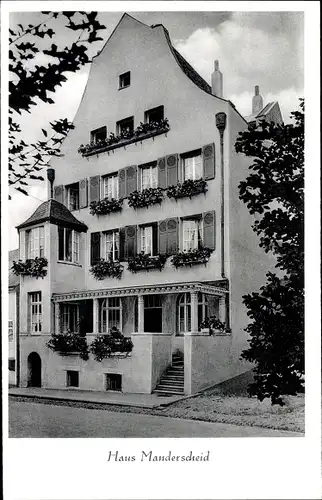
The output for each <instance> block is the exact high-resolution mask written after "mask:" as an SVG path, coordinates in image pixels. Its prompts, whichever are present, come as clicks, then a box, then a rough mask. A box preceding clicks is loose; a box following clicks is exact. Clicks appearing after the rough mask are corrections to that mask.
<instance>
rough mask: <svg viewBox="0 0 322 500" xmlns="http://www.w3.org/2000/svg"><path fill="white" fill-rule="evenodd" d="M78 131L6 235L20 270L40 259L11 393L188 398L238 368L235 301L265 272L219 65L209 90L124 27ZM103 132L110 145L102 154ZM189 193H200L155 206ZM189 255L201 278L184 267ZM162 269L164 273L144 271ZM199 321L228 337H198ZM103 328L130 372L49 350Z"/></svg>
mask: <svg viewBox="0 0 322 500" xmlns="http://www.w3.org/2000/svg"><path fill="white" fill-rule="evenodd" d="M166 118H167V119H168V124H169V125H167V122H166V121H165V119H166ZM74 124H75V129H74V130H72V131H71V132H70V134H69V136H68V137H67V138H66V140H65V141H64V143H63V147H62V152H63V154H64V157H63V158H60V159H53V161H52V165H51V169H49V170H48V179H49V182H48V201H46V202H45V203H43V204H42V205H40V206H39V207H38V209H37V210H36V211H35V213H34V214H33V215H32V216H31V217H29V219H28V220H26V221H25V222H24V223H23V224H20V225H19V226H18V230H19V237H20V258H21V259H22V260H23V261H24V260H25V259H27V258H35V257H40V258H41V257H45V258H47V259H48V271H47V275H46V276H45V277H44V278H43V279H41V278H38V279H36V278H35V277H30V276H21V278H20V311H21V313H20V339H21V344H20V359H21V386H23V387H25V386H27V385H41V386H43V387H47V388H64V387H79V388H80V389H87V390H98V391H102V390H108V389H115V390H122V391H124V392H133V393H135V392H137V393H151V392H152V391H153V390H155V388H156V387H158V390H159V392H161V393H162V391H163V392H164V393H169V392H175V393H176V392H177V393H182V392H184V393H185V394H194V393H196V392H197V391H199V390H201V389H203V388H205V387H207V386H211V385H214V384H216V383H219V382H221V381H223V380H226V379H229V378H231V377H233V376H236V375H238V374H239V373H242V372H244V371H246V370H247V369H249V365H248V364H245V363H243V362H242V361H241V360H240V353H241V351H242V350H243V349H244V348H245V346H246V345H247V337H246V334H245V332H244V327H245V326H246V324H247V322H248V319H247V315H246V309H245V307H244V305H243V304H242V296H243V295H244V294H246V293H248V292H251V291H253V290H258V289H259V287H260V286H261V285H262V284H263V283H264V279H265V273H266V271H267V268H268V260H267V259H268V257H267V256H266V255H265V254H264V253H263V252H262V251H261V249H260V248H259V245H258V239H257V237H256V235H255V234H254V232H253V230H252V229H251V224H252V222H253V220H252V218H251V217H250V215H249V212H248V210H247V208H246V206H245V205H244V204H243V203H242V202H241V201H240V200H239V196H238V184H239V183H240V181H241V180H242V179H244V178H245V177H246V175H247V168H248V164H249V161H248V160H247V158H245V157H243V156H242V155H237V154H236V152H235V149H234V143H235V140H236V137H237V135H238V133H239V132H240V131H242V130H244V129H245V128H246V127H247V122H246V121H245V119H244V118H243V117H242V116H241V115H240V114H239V113H238V112H237V110H236V109H235V107H234V106H233V105H232V104H231V103H230V102H229V101H227V100H225V99H223V97H222V75H221V73H220V71H219V68H218V63H217V62H216V63H215V71H214V74H213V76H212V87H210V86H209V85H208V84H207V83H206V82H205V81H204V80H203V79H202V78H201V77H200V76H199V75H198V74H197V73H196V72H195V70H194V69H193V68H192V67H191V66H190V65H189V64H188V63H187V61H186V60H185V59H184V58H183V57H182V56H181V55H180V54H179V53H178V52H177V51H176V50H175V49H174V48H173V46H172V44H171V41H170V39H169V35H168V32H167V31H166V29H165V28H164V27H163V26H162V25H155V26H152V27H149V26H146V25H144V24H142V23H141V22H139V21H137V20H135V19H133V18H132V17H131V16H129V15H127V14H125V15H124V16H123V17H122V19H121V21H120V22H119V24H118V26H117V27H116V28H115V30H114V31H113V33H112V35H111V36H110V38H109V39H108V41H107V43H106V44H105V46H104V48H103V49H102V51H101V53H100V54H99V55H98V56H97V57H96V58H94V61H93V63H92V68H91V72H90V75H89V79H88V83H87V86H86V89H85V92H84V95H83V97H82V101H81V103H80V106H79V109H78V112H77V115H76V117H75V120H74ZM138 127H140V128H139V129H138ZM110 133H113V134H116V135H118V136H122V140H118V139H113V136H112V139H111V138H110V139H109V140H108V137H109V134H110ZM113 141H114V142H113ZM89 142H90V143H91V144H90V145H88V146H84V145H86V144H87V143H89ZM80 146H81V147H80ZM201 178H202V179H203V180H204V181H205V183H203V182H202V181H200V179H201ZM186 180H190V181H191V182H190V184H191V185H193V186H194V188H195V189H197V190H198V189H200V186H201V191H202V187H203V186H204V185H206V187H207V192H206V193H203V192H201V193H200V194H196V195H191V196H190V197H189V196H182V197H179V198H178V199H177V201H176V200H175V199H173V198H169V197H168V196H166V190H167V189H168V188H169V187H171V186H173V185H177V182H180V183H181V184H182V183H183V182H184V181H186ZM188 184H189V183H188ZM158 187H159V188H162V189H163V191H162V193H164V199H163V201H162V202H161V203H160V204H151V205H149V206H147V207H146V206H145V207H143V208H136V209H134V208H133V207H131V206H129V204H128V201H129V199H131V197H133V194H132V193H133V192H136V191H138V192H139V193H141V192H142V191H143V190H146V189H149V188H152V191H149V192H148V193H150V194H151V193H159V194H160V190H159V191H153V189H155V188H158ZM144 193H147V191H144ZM181 194H182V193H181ZM186 194H189V193H186ZM138 196H140V195H138ZM52 198H54V199H52ZM103 198H108V199H109V200H110V199H111V198H113V199H114V200H116V202H115V201H112V202H111V203H112V205H113V204H114V208H115V207H116V208H118V210H116V211H114V212H113V211H112V212H111V213H109V214H108V215H92V214H91V213H90V205H91V203H94V202H95V203H96V204H97V203H98V202H99V201H100V200H102V199H103ZM120 198H121V199H123V198H124V202H123V204H122V203H121V204H120V206H119V207H117V203H118V201H117V200H118V199H120ZM150 201H151V199H150ZM95 203H94V204H95ZM133 203H134V202H133ZM147 204H149V200H148V203H147ZM92 206H93V205H92ZM204 247H207V248H209V249H210V250H211V251H212V253H211V255H210V258H209V260H208V262H207V258H208V256H206V257H205V256H204V255H203V254H202V248H204ZM189 250H191V251H193V254H198V252H199V262H203V263H199V264H195V263H194V262H193V263H192V264H191V265H180V264H183V257H182V255H181V254H180V252H187V251H189ZM141 253H143V254H146V255H147V254H149V255H151V256H154V259H150V260H149V266H148V267H149V269H148V270H147V269H145V268H144V266H143V269H142V270H137V272H136V273H133V272H131V271H130V270H129V269H128V264H129V262H131V259H133V258H134V257H135V256H136V255H138V254H141ZM159 255H161V258H159V257H158V256H159ZM173 255H177V260H178V266H177V267H174V266H173V264H172V262H171V258H172V257H171V256H173ZM163 258H167V260H166V263H165V265H164V268H163V269H162V265H161V272H160V270H159V269H158V268H157V269H153V266H154V264H155V263H160V262H162V259H163ZM100 259H104V260H105V261H108V262H114V263H116V264H111V265H112V266H113V265H116V266H117V265H118V264H117V263H118V262H119V261H120V262H121V264H122V266H124V270H123V273H122V276H121V278H117V277H105V278H104V279H101V280H97V279H95V277H94V275H93V274H92V273H91V272H90V269H91V267H92V266H95V264H96V263H97V262H98V261H99V260H100ZM180 259H181V261H180ZM210 315H216V316H217V317H218V318H219V319H220V320H221V321H222V322H224V323H225V325H226V327H225V331H224V332H222V333H221V334H217V335H212V336H209V335H208V334H207V333H206V332H204V331H198V327H199V325H200V323H201V321H202V320H204V319H205V318H207V317H208V316H210ZM112 326H116V327H117V328H119V329H120V330H121V331H122V332H123V334H124V335H125V336H131V338H132V341H133V344H134V348H133V351H132V355H131V356H130V357H127V358H124V359H120V358H109V359H104V360H103V361H101V362H98V361H95V360H94V359H93V356H92V355H91V356H90V358H89V360H87V361H84V360H82V359H81V358H80V357H79V356H61V355H59V354H58V353H55V352H52V351H51V350H49V349H48V347H47V346H46V343H47V342H48V340H49V336H50V335H51V333H53V332H56V333H59V332H65V331H69V330H70V331H77V332H78V333H79V334H81V335H86V338H87V340H88V342H91V341H92V340H93V339H94V338H96V337H97V335H98V334H104V333H107V332H108V331H109V329H110V328H111V327H112ZM177 352H179V353H181V356H180V355H179V357H177V358H175V357H174V358H173V354H175V353H177ZM182 355H183V358H184V360H183V361H182ZM172 359H173V360H174V362H173V364H174V366H173V373H171V371H170V372H168V373H167V375H166V377H165V378H164V372H165V370H166V369H167V368H168V367H169V365H171V362H172ZM182 363H183V364H182ZM176 370H177V374H176V373H175V372H176ZM161 379H162V380H161ZM160 380H161V383H160Z"/></svg>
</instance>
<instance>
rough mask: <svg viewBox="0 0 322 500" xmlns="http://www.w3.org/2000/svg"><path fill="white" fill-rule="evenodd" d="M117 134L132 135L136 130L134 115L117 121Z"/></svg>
mask: <svg viewBox="0 0 322 500" xmlns="http://www.w3.org/2000/svg"><path fill="white" fill-rule="evenodd" d="M116 127H117V134H118V135H120V136H124V137H132V135H133V130H134V116H130V117H129V118H125V119H124V120H120V121H119V122H117V123H116Z"/></svg>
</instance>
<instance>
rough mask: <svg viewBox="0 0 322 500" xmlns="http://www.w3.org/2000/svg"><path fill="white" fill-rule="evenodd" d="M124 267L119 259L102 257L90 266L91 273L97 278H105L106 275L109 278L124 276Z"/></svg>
mask: <svg viewBox="0 0 322 500" xmlns="http://www.w3.org/2000/svg"><path fill="white" fill-rule="evenodd" d="M123 270H124V267H123V266H122V264H121V263H120V262H119V261H118V260H104V259H100V260H99V261H98V262H96V264H93V265H92V267H91V268H90V270H89V271H90V273H92V275H93V276H94V278H95V279H97V280H100V281H101V280H103V279H104V278H106V277H109V278H118V279H120V278H122V274H123Z"/></svg>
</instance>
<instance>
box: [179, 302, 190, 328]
mask: <svg viewBox="0 0 322 500" xmlns="http://www.w3.org/2000/svg"><path fill="white" fill-rule="evenodd" d="M190 330H191V295H190V293H183V294H182V295H181V296H180V297H179V325H178V331H179V334H180V333H184V332H190Z"/></svg>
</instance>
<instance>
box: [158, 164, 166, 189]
mask: <svg viewBox="0 0 322 500" xmlns="http://www.w3.org/2000/svg"><path fill="white" fill-rule="evenodd" d="M157 165H158V186H159V187H160V188H163V189H165V188H166V187H167V171H166V167H165V158H159V159H158V161H157Z"/></svg>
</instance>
